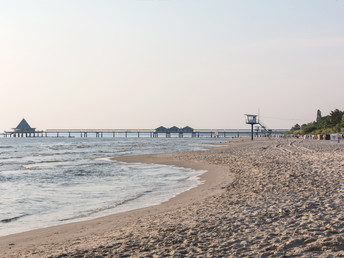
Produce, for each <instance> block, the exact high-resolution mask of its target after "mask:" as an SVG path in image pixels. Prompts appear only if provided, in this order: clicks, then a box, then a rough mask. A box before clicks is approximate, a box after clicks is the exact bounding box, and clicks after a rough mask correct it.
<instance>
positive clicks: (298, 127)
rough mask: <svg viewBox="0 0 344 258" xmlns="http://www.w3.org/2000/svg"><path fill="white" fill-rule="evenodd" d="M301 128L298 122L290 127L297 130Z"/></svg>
mask: <svg viewBox="0 0 344 258" xmlns="http://www.w3.org/2000/svg"><path fill="white" fill-rule="evenodd" d="M300 129H301V126H300V125H299V124H296V125H294V126H293V127H292V128H291V129H290V131H297V130H300Z"/></svg>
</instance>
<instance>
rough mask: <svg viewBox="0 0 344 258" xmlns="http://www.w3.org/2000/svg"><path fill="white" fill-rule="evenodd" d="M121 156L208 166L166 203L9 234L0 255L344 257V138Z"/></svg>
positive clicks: (234, 144) (237, 143)
mask: <svg viewBox="0 0 344 258" xmlns="http://www.w3.org/2000/svg"><path fill="white" fill-rule="evenodd" d="M117 159H118V160H121V161H126V162H148V163H162V164H173V165H177V166H183V167H190V168H195V169H207V170H208V171H209V172H208V173H206V174H204V175H203V179H204V180H206V183H205V184H203V185H201V186H199V187H197V188H195V189H192V190H191V191H188V192H185V193H183V194H181V195H179V196H178V197H176V198H173V199H172V200H170V201H168V202H166V203H164V204H162V205H158V206H153V207H150V208H145V209H140V210H135V211H131V212H126V213H122V214H117V215H111V216H107V217H104V218H100V219H96V220H91V221H87V222H80V223H73V224H68V225H63V226H57V227H51V228H47V229H41V230H35V231H31V232H27V233H22V234H17V235H12V236H7V237H2V238H0V251H1V252H0V256H1V257H22V256H28V257H31V256H33V257H49V256H52V257H56V256H57V257H65V256H66V257H96V256H98V257H103V256H114V257H117V256H119V257H125V256H134V257H140V256H141V257H147V256H148V257H162V256H175V257H184V256H193V257H228V256H233V257H236V256H305V257H314V256H323V257H327V256H329V257H332V256H344V213H343V209H344V187H343V186H344V180H343V179H344V178H343V177H344V144H342V143H340V144H334V143H330V142H328V141H313V140H305V141H303V140H292V139H259V140H257V141H254V142H253V143H252V142H250V141H247V140H236V141H232V142H230V143H228V144H227V146H225V147H220V148H214V149H210V150H207V151H197V152H188V153H174V154H164V155H146V156H137V157H119V158H117Z"/></svg>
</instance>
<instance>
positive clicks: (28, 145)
mask: <svg viewBox="0 0 344 258" xmlns="http://www.w3.org/2000/svg"><path fill="white" fill-rule="evenodd" d="M221 141H224V139H223V138H222V139H221V138H219V139H218V138H137V137H136V138H134V137H131V138H130V137H128V138H124V137H123V138H112V137H106V138H105V137H104V138H91V137H89V138H81V137H80V138H69V137H58V138H57V137H55V138H54V137H36V138H0V236H6V235H10V234H14V233H20V232H25V231H29V230H33V229H38V228H44V227H49V226H54V225H60V224H66V223H71V222H77V221H83V220H89V219H93V218H97V217H101V216H105V215H110V214H115V213H120V212H125V211H129V210H133V209H138V208H144V207H148V206H152V205H157V204H161V203H163V202H165V201H168V200H169V199H171V198H173V197H175V196H176V195H178V194H180V193H182V192H185V191H187V190H189V189H191V188H194V187H196V186H198V185H200V184H202V181H201V180H200V175H201V174H203V173H204V172H205V171H196V170H192V169H187V168H180V167H175V166H167V165H155V164H140V163H137V164H136V163H135V164H129V163H123V162H117V161H114V160H112V159H111V157H114V156H121V155H141V154H154V153H172V152H183V151H191V150H202V149H206V148H211V147H213V146H214V145H212V144H213V143H216V142H221Z"/></svg>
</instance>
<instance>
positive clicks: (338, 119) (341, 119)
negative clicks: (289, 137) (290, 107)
mask: <svg viewBox="0 0 344 258" xmlns="http://www.w3.org/2000/svg"><path fill="white" fill-rule="evenodd" d="M342 132H344V111H340V110H339V109H335V110H333V111H331V113H330V114H329V115H328V116H322V115H321V111H320V110H319V109H318V111H317V116H316V120H315V121H314V122H311V123H308V124H303V125H301V126H300V125H299V124H296V125H294V126H293V127H292V128H291V129H290V131H288V132H287V133H288V134H302V135H304V134H330V133H342Z"/></svg>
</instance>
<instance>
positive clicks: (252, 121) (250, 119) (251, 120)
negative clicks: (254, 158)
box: [245, 114, 259, 141]
mask: <svg viewBox="0 0 344 258" xmlns="http://www.w3.org/2000/svg"><path fill="white" fill-rule="evenodd" d="M245 116H246V124H249V125H251V140H252V141H253V126H254V125H257V124H259V120H258V119H257V115H249V114H245Z"/></svg>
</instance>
